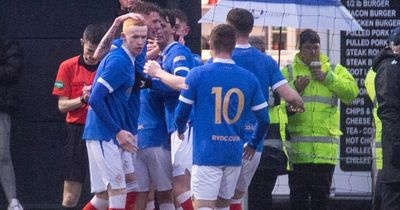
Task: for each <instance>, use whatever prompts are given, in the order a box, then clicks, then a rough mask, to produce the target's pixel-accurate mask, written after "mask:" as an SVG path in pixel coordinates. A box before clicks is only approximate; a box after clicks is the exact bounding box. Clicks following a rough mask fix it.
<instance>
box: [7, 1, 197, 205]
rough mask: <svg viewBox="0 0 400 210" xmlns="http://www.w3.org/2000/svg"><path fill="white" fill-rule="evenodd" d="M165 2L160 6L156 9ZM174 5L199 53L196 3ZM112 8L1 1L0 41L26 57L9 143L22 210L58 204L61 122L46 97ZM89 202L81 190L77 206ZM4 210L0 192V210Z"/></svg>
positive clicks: (82, 3)
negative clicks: (16, 45)
mask: <svg viewBox="0 0 400 210" xmlns="http://www.w3.org/2000/svg"><path fill="white" fill-rule="evenodd" d="M168 2H169V1H162V0H160V1H159V3H160V5H161V6H167V4H166V3H168ZM170 2H174V1H170ZM176 2H177V1H175V3H176ZM190 2H191V4H190ZM177 5H178V6H179V7H180V8H182V9H185V12H187V13H188V14H191V15H190V16H189V18H190V21H191V27H192V33H191V35H190V36H189V38H188V44H189V46H190V47H191V48H193V47H194V48H193V49H196V50H194V51H196V52H198V50H199V49H200V27H197V26H195V25H194V23H195V21H197V20H198V19H199V18H200V1H197V0H190V1H183V0H182V1H180V2H179V4H177ZM175 6H176V5H175ZM116 7H117V4H116V1H113V0H33V1H26V0H0V35H1V36H6V37H8V38H12V39H18V40H19V42H20V45H21V47H22V48H23V50H24V56H25V61H24V64H25V68H24V73H23V76H22V78H21V80H20V86H19V87H20V88H19V89H20V98H21V103H20V106H21V110H20V112H19V113H18V114H16V115H15V116H13V121H12V124H13V126H12V137H11V150H12V157H13V162H14V167H15V172H16V179H17V194H18V197H19V199H20V200H21V202H22V204H23V205H24V207H25V209H44V208H46V209H55V208H56V207H57V206H58V205H59V203H60V202H61V200H62V187H63V186H62V182H63V181H62V178H61V176H60V169H61V162H60V160H61V146H62V145H61V142H62V140H63V139H64V138H65V123H64V118H65V116H64V115H63V114H60V113H59V111H58V109H57V98H56V97H54V96H52V95H51V92H52V87H53V83H54V79H55V77H56V74H57V70H58V66H59V64H60V63H61V62H62V61H64V60H65V59H67V58H70V57H72V56H74V55H77V54H79V53H80V52H81V46H80V42H79V39H80V38H81V35H82V32H83V29H84V28H85V26H86V25H88V24H90V23H97V22H105V21H107V20H108V21H110V20H112V19H113V18H114V11H115V10H116ZM193 32H194V33H196V34H194V33H193ZM89 196H90V194H89V189H88V187H86V188H85V191H84V196H83V197H84V199H83V201H81V202H82V203H84V202H86V201H87V199H89ZM6 205H7V202H6V200H5V196H4V193H3V191H2V190H0V209H6Z"/></svg>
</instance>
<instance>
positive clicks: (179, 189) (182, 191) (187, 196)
mask: <svg viewBox="0 0 400 210" xmlns="http://www.w3.org/2000/svg"><path fill="white" fill-rule="evenodd" d="M172 183H173V186H174V188H173V193H174V196H175V199H176V201H177V202H178V203H179V204H180V206H181V207H182V209H184V210H193V204H192V200H191V192H190V173H189V171H188V170H185V174H184V175H181V176H175V177H173V178H172Z"/></svg>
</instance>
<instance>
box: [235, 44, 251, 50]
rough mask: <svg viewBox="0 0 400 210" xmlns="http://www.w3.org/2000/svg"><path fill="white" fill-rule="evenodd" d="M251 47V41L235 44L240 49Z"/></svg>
mask: <svg viewBox="0 0 400 210" xmlns="http://www.w3.org/2000/svg"><path fill="white" fill-rule="evenodd" d="M250 47H251V45H250V43H247V44H236V45H235V48H239V49H247V48H250Z"/></svg>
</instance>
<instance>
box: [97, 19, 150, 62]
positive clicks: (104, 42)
mask: <svg viewBox="0 0 400 210" xmlns="http://www.w3.org/2000/svg"><path fill="white" fill-rule="evenodd" d="M128 18H133V19H141V20H144V18H143V16H141V15H140V14H136V13H127V14H124V15H121V16H118V17H117V18H115V20H114V22H113V24H112V25H111V27H110V29H108V31H107V33H106V34H105V35H104V37H103V38H102V39H101V41H100V43H99V46H97V48H96V51H95V52H94V55H93V57H94V58H95V59H98V60H101V59H102V58H103V57H104V56H105V55H106V54H107V53H108V52H109V51H110V49H111V44H112V41H113V40H114V39H115V35H116V34H115V33H116V32H117V30H118V28H119V26H120V25H121V23H123V22H124V21H125V20H126V19H128Z"/></svg>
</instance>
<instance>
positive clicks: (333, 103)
mask: <svg viewBox="0 0 400 210" xmlns="http://www.w3.org/2000/svg"><path fill="white" fill-rule="evenodd" d="M301 98H302V99H303V101H304V103H309V102H318V103H322V104H327V105H331V106H337V105H338V98H337V97H336V96H332V97H323V96H302V97H301Z"/></svg>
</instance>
